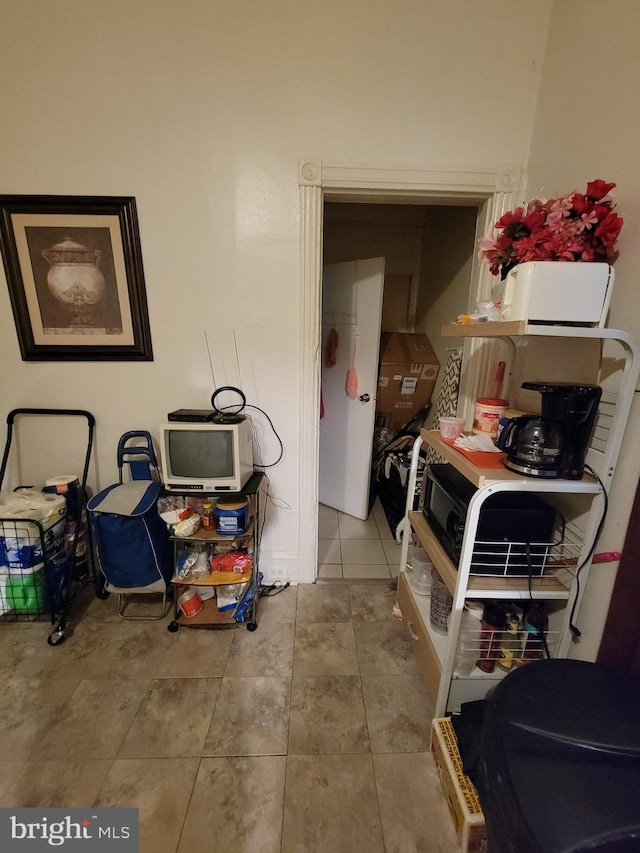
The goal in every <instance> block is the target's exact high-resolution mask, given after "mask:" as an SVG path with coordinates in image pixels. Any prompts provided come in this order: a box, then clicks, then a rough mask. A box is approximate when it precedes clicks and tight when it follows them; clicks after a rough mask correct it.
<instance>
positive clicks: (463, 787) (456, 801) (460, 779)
mask: <svg viewBox="0 0 640 853" xmlns="http://www.w3.org/2000/svg"><path fill="white" fill-rule="evenodd" d="M431 754H432V755H433V759H434V761H435V763H436V767H437V769H438V776H439V777H440V783H441V784H442V791H443V793H444V795H445V797H446V800H447V803H448V805H449V811H450V812H451V817H452V818H453V823H454V826H455V829H456V832H457V834H458V841H459V842H460V853H486V851H487V833H486V827H485V822H484V814H483V813H482V806H481V805H480V799H479V798H478V792H477V791H476V789H475V786H474V784H473V782H472V781H471V779H469V777H468V776H466V775H465V773H464V770H463V767H462V759H461V758H460V752H459V751H458V740H457V738H456V733H455V730H454V728H453V725H452V723H451V719H450V718H449V717H440V718H436V719H434V720H433V723H432V726H431Z"/></svg>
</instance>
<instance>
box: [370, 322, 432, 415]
mask: <svg viewBox="0 0 640 853" xmlns="http://www.w3.org/2000/svg"><path fill="white" fill-rule="evenodd" d="M439 369H440V362H439V361H438V358H437V356H436V354H435V352H434V350H433V347H432V346H431V342H430V341H429V338H428V337H427V336H426V335H418V334H413V333H403V332H383V333H382V335H381V337H380V371H379V374H378V394H377V399H376V420H377V421H378V422H381V425H383V426H386V427H389V428H390V429H394V430H398V429H400V428H401V427H403V426H404V425H405V424H406V423H407V422H408V421H410V420H411V418H412V417H413V416H414V415H416V414H417V413H418V412H419V411H420V409H421V408H422V407H423V406H425V405H426V404H427V403H428V402H429V401H430V400H431V395H432V394H433V389H434V387H435V384H436V379H437V378H438V371H439Z"/></svg>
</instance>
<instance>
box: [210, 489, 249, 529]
mask: <svg viewBox="0 0 640 853" xmlns="http://www.w3.org/2000/svg"><path fill="white" fill-rule="evenodd" d="M248 507H249V501H248V499H247V498H229V499H226V498H225V499H224V500H222V499H219V500H218V502H217V503H216V509H215V513H216V530H217V531H218V533H220V534H222V535H223V536H237V535H238V534H239V533H244V532H245V530H246V529H247V512H248Z"/></svg>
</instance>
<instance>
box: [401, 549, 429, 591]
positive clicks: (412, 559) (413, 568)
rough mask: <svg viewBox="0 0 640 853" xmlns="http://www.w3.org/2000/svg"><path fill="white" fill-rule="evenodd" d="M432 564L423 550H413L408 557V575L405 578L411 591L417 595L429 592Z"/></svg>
mask: <svg viewBox="0 0 640 853" xmlns="http://www.w3.org/2000/svg"><path fill="white" fill-rule="evenodd" d="M432 569H433V563H432V562H431V559H430V558H429V555H428V554H427V552H426V551H425V550H424V548H413V550H412V552H411V553H410V555H409V573H408V575H407V578H408V580H409V583H410V585H411V589H412V590H413V591H414V592H416V593H417V594H418V595H429V593H430V592H431V572H432Z"/></svg>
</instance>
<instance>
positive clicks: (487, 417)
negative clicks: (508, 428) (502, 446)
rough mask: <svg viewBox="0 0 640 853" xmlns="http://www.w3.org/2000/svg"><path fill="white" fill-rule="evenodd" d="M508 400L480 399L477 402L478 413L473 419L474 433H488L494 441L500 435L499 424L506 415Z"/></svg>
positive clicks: (495, 398)
mask: <svg viewBox="0 0 640 853" xmlns="http://www.w3.org/2000/svg"><path fill="white" fill-rule="evenodd" d="M508 405H509V401H508V400H502V399H500V398H499V397H479V398H478V399H477V400H476V412H475V416H474V418H473V432H474V433H475V434H476V435H478V433H486V434H487V435H490V436H491V438H493V439H494V441H495V438H496V436H497V435H498V422H499V421H500V418H501V417H502V416H503V415H504V413H505V411H506V408H507V406H508Z"/></svg>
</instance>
